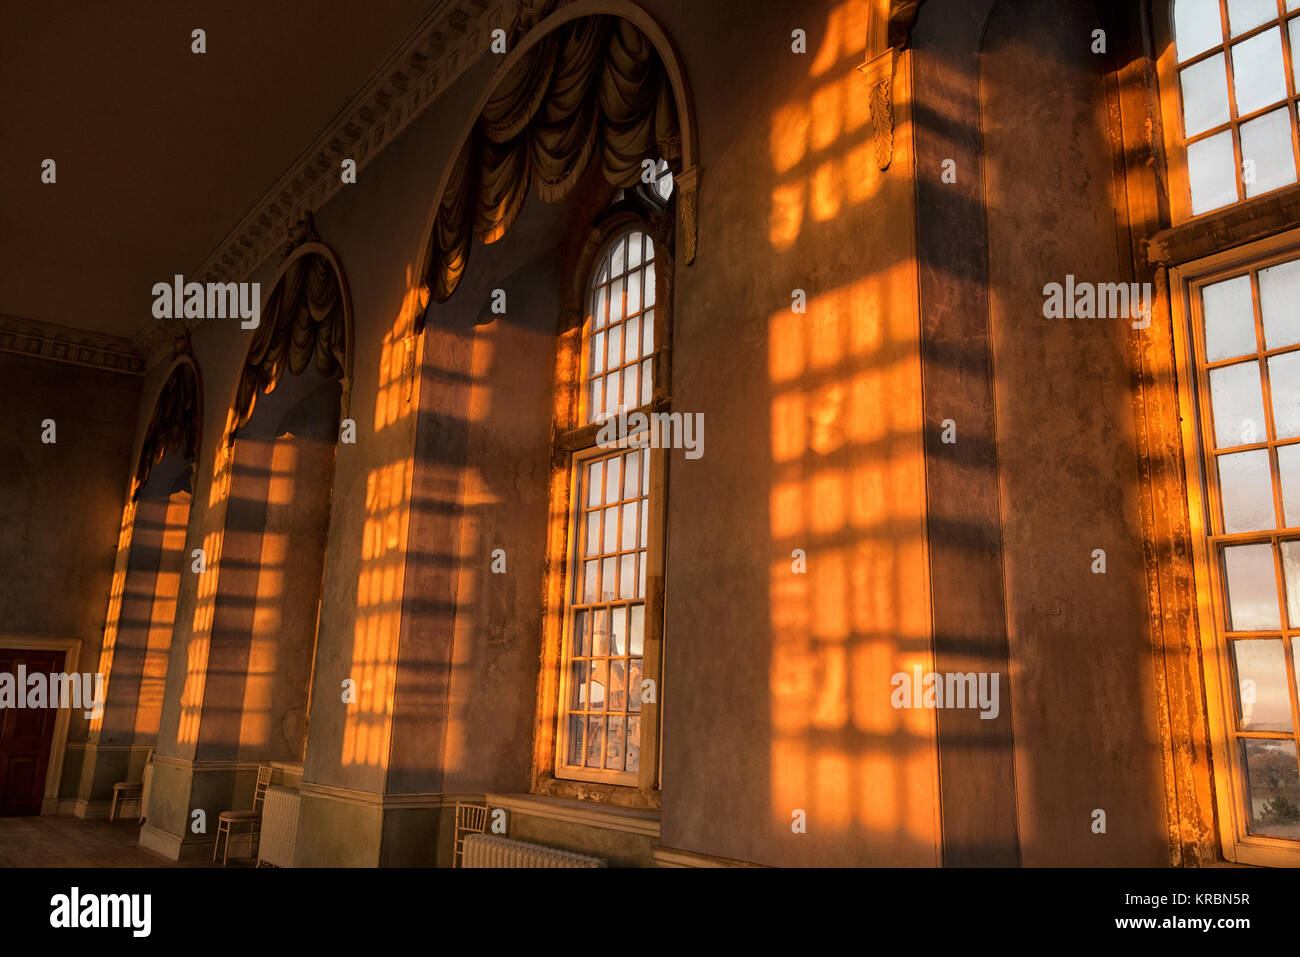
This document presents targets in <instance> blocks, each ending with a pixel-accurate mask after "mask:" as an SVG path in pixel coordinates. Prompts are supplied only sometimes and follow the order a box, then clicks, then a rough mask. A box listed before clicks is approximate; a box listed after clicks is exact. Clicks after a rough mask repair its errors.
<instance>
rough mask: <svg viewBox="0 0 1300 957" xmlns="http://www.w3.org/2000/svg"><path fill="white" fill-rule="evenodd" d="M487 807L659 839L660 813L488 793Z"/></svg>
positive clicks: (537, 796) (538, 796) (526, 795)
mask: <svg viewBox="0 0 1300 957" xmlns="http://www.w3.org/2000/svg"><path fill="white" fill-rule="evenodd" d="M487 805H488V807H491V808H497V807H499V808H504V809H505V810H507V811H509V812H510V813H511V814H522V815H524V816H526V817H540V818H546V819H547V820H551V821H563V822H565V823H566V824H580V825H582V826H583V827H595V828H601V829H603V830H606V831H625V832H627V833H629V834H640V835H643V836H645V837H652V838H654V839H655V840H656V841H658V840H659V812H658V811H649V810H637V809H635V808H626V807H615V806H613V805H609V804H593V803H591V802H590V801H575V800H572V799H570V798H556V797H543V796H541V795H537V794H489V795H487Z"/></svg>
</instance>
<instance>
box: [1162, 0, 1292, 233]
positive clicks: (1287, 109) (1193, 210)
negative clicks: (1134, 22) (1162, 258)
mask: <svg viewBox="0 0 1300 957" xmlns="http://www.w3.org/2000/svg"><path fill="white" fill-rule="evenodd" d="M1172 32H1173V41H1174V42H1173V49H1172V62H1173V68H1174V71H1175V73H1176V80H1174V81H1173V82H1172V83H1170V84H1168V85H1169V86H1171V87H1173V89H1172V90H1169V91H1167V92H1168V94H1169V95H1167V97H1166V103H1167V104H1168V106H1169V107H1172V109H1171V111H1170V112H1171V113H1172V114H1174V115H1175V116H1176V117H1177V120H1176V121H1175V120H1174V119H1173V118H1172V117H1171V118H1167V122H1169V123H1170V125H1171V133H1172V132H1173V130H1172V126H1173V124H1174V123H1175V122H1177V123H1178V129H1177V145H1178V147H1179V148H1178V149H1176V150H1174V151H1173V152H1174V154H1175V155H1174V159H1175V163H1174V165H1175V166H1181V167H1182V170H1183V175H1182V176H1181V177H1179V178H1181V179H1182V180H1183V183H1182V184H1179V185H1177V186H1176V188H1175V192H1176V195H1175V198H1174V199H1175V212H1176V216H1177V218H1179V219H1183V218H1187V216H1198V215H1200V214H1202V213H1207V212H1210V211H1211V210H1215V209H1219V208H1221V207H1224V206H1227V205H1230V204H1232V203H1236V202H1238V201H1240V200H1243V199H1249V198H1251V197H1253V196H1258V195H1260V194H1262V193H1267V192H1270V191H1272V190H1275V189H1279V188H1281V187H1283V186H1287V185H1290V184H1291V183H1294V182H1296V166H1297V164H1296V156H1297V149H1298V147H1297V139H1296V105H1297V87H1300V82H1298V81H1297V77H1298V76H1300V73H1298V72H1297V71H1298V70H1300V57H1297V56H1296V55H1295V54H1294V52H1293V50H1295V49H1296V48H1300V3H1298V2H1297V0H1174V3H1173V8H1172ZM1175 93H1176V96H1177V103H1176V106H1175V103H1174V101H1173V96H1174V94H1175Z"/></svg>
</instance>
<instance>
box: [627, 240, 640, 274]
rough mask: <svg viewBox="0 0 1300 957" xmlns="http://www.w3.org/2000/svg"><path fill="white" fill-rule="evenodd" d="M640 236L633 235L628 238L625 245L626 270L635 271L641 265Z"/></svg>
mask: <svg viewBox="0 0 1300 957" xmlns="http://www.w3.org/2000/svg"><path fill="white" fill-rule="evenodd" d="M641 238H642V237H641V234H640V233H633V234H632V235H631V236H629V237H628V243H627V268H628V269H635V268H636V267H637V266H639V265H641V246H642V243H641Z"/></svg>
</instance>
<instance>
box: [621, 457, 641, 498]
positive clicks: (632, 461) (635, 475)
mask: <svg viewBox="0 0 1300 957" xmlns="http://www.w3.org/2000/svg"><path fill="white" fill-rule="evenodd" d="M641 455H642V453H641V452H640V451H639V450H637V451H633V452H629V453H628V454H627V456H626V458H625V459H624V461H625V462H626V463H627V464H626V467H625V468H624V469H623V497H624V498H636V497H637V495H639V494H640V491H639V490H638V489H637V480H638V479H640V478H641Z"/></svg>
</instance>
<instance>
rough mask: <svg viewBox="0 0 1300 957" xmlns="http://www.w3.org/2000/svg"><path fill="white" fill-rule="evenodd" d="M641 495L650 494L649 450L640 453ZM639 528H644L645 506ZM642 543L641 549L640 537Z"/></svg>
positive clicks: (643, 545) (643, 543) (643, 542)
mask: <svg viewBox="0 0 1300 957" xmlns="http://www.w3.org/2000/svg"><path fill="white" fill-rule="evenodd" d="M641 494H642V495H649V494H650V450H649V449H646V450H645V451H643V452H642V453H641ZM641 527H642V528H645V506H644V505H643V506H642V507H641ZM641 537H642V539H643V541H642V542H641V547H642V548H645V541H644V538H645V536H644V535H642V536H641Z"/></svg>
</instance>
